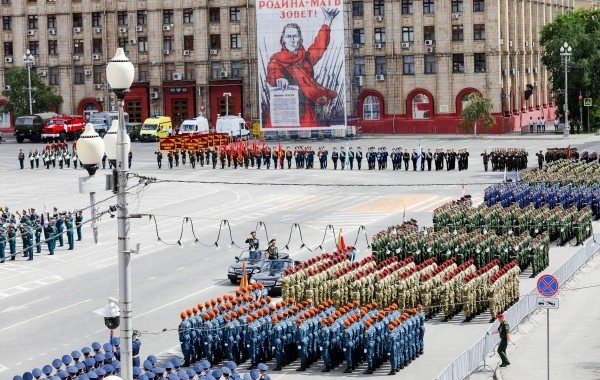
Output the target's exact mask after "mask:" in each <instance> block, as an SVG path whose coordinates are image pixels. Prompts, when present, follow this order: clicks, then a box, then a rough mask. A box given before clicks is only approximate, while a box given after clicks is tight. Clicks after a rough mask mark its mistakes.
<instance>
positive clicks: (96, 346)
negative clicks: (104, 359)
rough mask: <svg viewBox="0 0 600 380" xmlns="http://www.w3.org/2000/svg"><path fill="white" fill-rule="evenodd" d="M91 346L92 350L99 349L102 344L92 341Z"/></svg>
mask: <svg viewBox="0 0 600 380" xmlns="http://www.w3.org/2000/svg"><path fill="white" fill-rule="evenodd" d="M92 348H93V349H94V350H99V349H101V348H102V346H101V345H100V343H98V342H94V343H92Z"/></svg>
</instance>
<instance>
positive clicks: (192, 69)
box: [183, 62, 196, 80]
mask: <svg viewBox="0 0 600 380" xmlns="http://www.w3.org/2000/svg"><path fill="white" fill-rule="evenodd" d="M183 75H184V78H185V80H196V64H195V63H193V62H186V63H185V65H184V66H183Z"/></svg>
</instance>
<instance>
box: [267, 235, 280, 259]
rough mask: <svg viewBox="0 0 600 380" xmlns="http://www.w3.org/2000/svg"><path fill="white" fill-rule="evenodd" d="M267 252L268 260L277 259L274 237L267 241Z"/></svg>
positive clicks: (277, 253) (277, 251)
mask: <svg viewBox="0 0 600 380" xmlns="http://www.w3.org/2000/svg"><path fill="white" fill-rule="evenodd" d="M267 253H268V255H269V260H277V259H278V258H279V249H278V248H277V240H276V239H271V241H269V246H268V247H267Z"/></svg>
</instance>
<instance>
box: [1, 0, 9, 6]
mask: <svg viewBox="0 0 600 380" xmlns="http://www.w3.org/2000/svg"><path fill="white" fill-rule="evenodd" d="M8 4H10V0H2V5H8Z"/></svg>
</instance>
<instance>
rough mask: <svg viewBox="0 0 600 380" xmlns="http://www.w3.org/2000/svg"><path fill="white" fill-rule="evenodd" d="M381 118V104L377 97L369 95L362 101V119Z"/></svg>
mask: <svg viewBox="0 0 600 380" xmlns="http://www.w3.org/2000/svg"><path fill="white" fill-rule="evenodd" d="M379 118H381V105H380V104H379V99H377V97H376V96H374V95H369V96H367V97H366V98H365V100H364V102H363V119H365V120H376V119H379Z"/></svg>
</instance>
